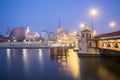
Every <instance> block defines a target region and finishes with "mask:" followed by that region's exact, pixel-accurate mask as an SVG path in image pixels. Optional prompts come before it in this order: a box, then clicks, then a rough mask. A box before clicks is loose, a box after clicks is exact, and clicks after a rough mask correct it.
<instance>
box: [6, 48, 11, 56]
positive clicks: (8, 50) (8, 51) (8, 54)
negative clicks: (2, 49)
mask: <svg viewBox="0 0 120 80" xmlns="http://www.w3.org/2000/svg"><path fill="white" fill-rule="evenodd" d="M6 50H7V57H8V58H10V52H11V51H10V49H6Z"/></svg>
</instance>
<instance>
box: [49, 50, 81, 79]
mask: <svg viewBox="0 0 120 80" xmlns="http://www.w3.org/2000/svg"><path fill="white" fill-rule="evenodd" d="M51 60H52V61H53V60H56V61H57V62H58V63H59V64H60V67H59V71H60V73H64V74H66V76H68V75H71V78H72V79H74V80H78V79H80V65H79V58H78V55H77V53H75V52H73V50H72V49H70V50H69V52H68V55H67V57H65V56H59V57H56V56H51Z"/></svg>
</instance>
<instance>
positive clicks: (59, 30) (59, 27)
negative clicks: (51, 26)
mask: <svg viewBox="0 0 120 80" xmlns="http://www.w3.org/2000/svg"><path fill="white" fill-rule="evenodd" d="M61 32H62V27H61V21H60V20H59V24H58V30H57V33H61Z"/></svg>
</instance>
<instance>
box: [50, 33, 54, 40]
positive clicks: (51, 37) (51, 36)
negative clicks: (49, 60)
mask: <svg viewBox="0 0 120 80" xmlns="http://www.w3.org/2000/svg"><path fill="white" fill-rule="evenodd" d="M49 40H50V41H53V40H54V33H53V32H49Z"/></svg>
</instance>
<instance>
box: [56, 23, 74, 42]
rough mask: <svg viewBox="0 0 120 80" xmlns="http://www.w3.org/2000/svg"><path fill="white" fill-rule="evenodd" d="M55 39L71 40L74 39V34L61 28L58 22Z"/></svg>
mask: <svg viewBox="0 0 120 80" xmlns="http://www.w3.org/2000/svg"><path fill="white" fill-rule="evenodd" d="M56 40H57V41H64V42H66V41H69V42H73V41H75V34H73V33H72V32H70V31H69V30H67V29H65V30H63V29H62V27H61V24H60V23H59V25H58V29H57V35H56Z"/></svg>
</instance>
